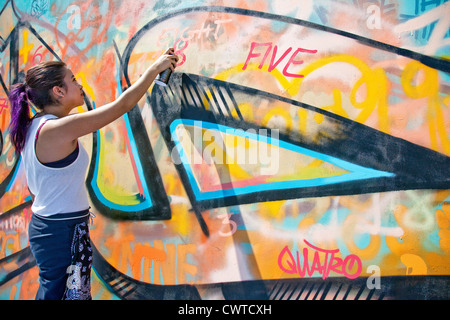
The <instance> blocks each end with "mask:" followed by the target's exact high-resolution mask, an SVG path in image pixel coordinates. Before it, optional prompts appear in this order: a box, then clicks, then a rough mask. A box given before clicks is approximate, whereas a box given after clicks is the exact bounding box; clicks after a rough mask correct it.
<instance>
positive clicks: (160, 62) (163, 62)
mask: <svg viewBox="0 0 450 320" xmlns="http://www.w3.org/2000/svg"><path fill="white" fill-rule="evenodd" d="M178 60H179V58H178V56H177V55H175V53H174V49H173V48H169V49H167V50H166V52H164V53H163V54H162V55H161V56H160V57H159V58H158V59H157V60H156V61H155V62H154V63H153V65H152V67H153V68H154V69H155V70H156V71H157V72H158V73H161V72H163V71H164V70H166V69H167V68H170V69H171V70H172V72H173V71H174V70H175V68H176V66H177V62H178Z"/></svg>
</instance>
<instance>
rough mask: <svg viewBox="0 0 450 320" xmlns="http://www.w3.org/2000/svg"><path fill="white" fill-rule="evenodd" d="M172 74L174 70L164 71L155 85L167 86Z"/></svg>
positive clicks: (157, 78) (157, 77)
mask: <svg viewBox="0 0 450 320" xmlns="http://www.w3.org/2000/svg"><path fill="white" fill-rule="evenodd" d="M171 74H172V70H171V69H170V68H167V69H166V70H164V71H163V72H161V73H160V74H158V75H157V76H156V79H155V83H156V84H159V85H160V86H163V87H165V86H167V83H168V82H169V79H170V75H171Z"/></svg>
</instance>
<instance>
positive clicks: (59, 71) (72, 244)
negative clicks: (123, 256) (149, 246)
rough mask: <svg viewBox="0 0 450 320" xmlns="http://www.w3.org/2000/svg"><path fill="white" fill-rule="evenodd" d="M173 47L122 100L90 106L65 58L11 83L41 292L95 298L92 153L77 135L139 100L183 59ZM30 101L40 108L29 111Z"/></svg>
mask: <svg viewBox="0 0 450 320" xmlns="http://www.w3.org/2000/svg"><path fill="white" fill-rule="evenodd" d="M177 61H178V57H177V56H176V55H174V54H173V49H172V48H170V49H168V50H167V51H166V52H165V53H164V54H163V55H161V56H160V57H159V58H158V59H157V60H156V61H155V62H154V63H153V64H152V65H151V66H150V67H149V68H148V69H147V70H146V71H145V72H144V74H143V75H142V76H141V77H140V78H139V79H138V80H137V81H136V83H134V84H133V85H132V86H130V87H129V88H128V89H127V90H126V91H125V92H124V93H123V94H121V95H120V97H119V98H117V99H116V100H115V101H113V102H111V103H109V104H107V105H105V106H103V107H101V108H96V109H95V110H91V111H88V112H84V113H76V114H69V113H70V112H71V110H72V109H74V108H76V107H78V106H81V105H83V103H84V94H83V87H82V86H81V85H80V84H78V83H77V81H76V79H75V77H74V75H73V74H72V72H71V71H70V70H69V69H67V67H66V65H65V64H64V63H63V62H46V63H42V64H39V65H37V66H34V67H32V68H31V69H29V70H28V72H27V74H26V77H25V82H24V83H21V84H18V85H15V86H14V88H13V89H12V90H11V92H10V95H9V99H10V102H11V123H10V135H11V140H12V142H13V144H14V146H15V149H16V152H17V153H18V154H21V156H22V159H23V163H24V169H25V175H26V178H27V183H28V189H29V191H30V194H31V198H32V200H33V204H32V207H31V210H32V212H33V215H32V218H31V221H30V224H29V230H28V234H29V241H30V248H31V251H32V253H33V255H34V257H35V259H36V262H37V265H38V267H39V278H40V279H39V280H40V281H39V282H40V285H39V289H38V292H37V295H36V299H52V300H54V299H58V300H59V299H70V300H72V299H76V300H84V299H91V293H90V271H91V263H92V251H91V246H90V239H89V229H88V219H89V201H88V196H87V190H86V187H85V181H84V179H85V174H86V170H87V167H88V164H89V157H88V154H87V152H86V151H85V150H84V148H83V146H82V145H81V144H79V143H78V138H79V137H82V136H84V135H86V134H89V133H91V132H94V131H96V130H99V129H100V128H102V127H104V126H105V125H107V124H109V123H111V122H113V121H114V120H116V119H117V118H119V117H120V116H122V115H123V114H125V113H126V112H128V111H130V110H131V108H133V106H135V105H136V104H137V103H138V101H139V100H140V99H141V98H142V96H143V95H144V94H145V93H146V92H147V90H148V88H149V87H150V85H151V84H152V82H153V80H154V79H155V77H156V75H157V74H158V73H160V72H162V71H163V70H165V69H167V68H170V69H172V71H173V70H174V69H175V67H176V63H177ZM29 102H31V103H33V105H34V106H35V107H36V108H37V109H39V110H40V112H39V113H37V114H36V115H35V116H34V117H33V118H32V119H30V107H29Z"/></svg>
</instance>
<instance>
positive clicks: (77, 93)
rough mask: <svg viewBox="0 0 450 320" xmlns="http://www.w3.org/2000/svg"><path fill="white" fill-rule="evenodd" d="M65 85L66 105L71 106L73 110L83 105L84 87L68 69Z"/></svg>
mask: <svg viewBox="0 0 450 320" xmlns="http://www.w3.org/2000/svg"><path fill="white" fill-rule="evenodd" d="M64 83H65V85H66V88H64V89H65V95H64V102H63V103H64V104H65V105H68V106H71V107H72V108H75V107H78V106H81V105H83V103H84V93H83V86H82V85H81V84H79V83H78V82H77V79H76V78H75V76H74V75H73V73H72V71H70V70H69V69H67V71H66V75H65V77H64Z"/></svg>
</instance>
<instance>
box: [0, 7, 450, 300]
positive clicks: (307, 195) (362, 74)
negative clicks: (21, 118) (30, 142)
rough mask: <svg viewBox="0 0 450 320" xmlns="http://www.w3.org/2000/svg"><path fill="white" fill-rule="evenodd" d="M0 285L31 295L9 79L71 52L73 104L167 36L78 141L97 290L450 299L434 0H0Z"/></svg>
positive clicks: (447, 182)
mask: <svg viewBox="0 0 450 320" xmlns="http://www.w3.org/2000/svg"><path fill="white" fill-rule="evenodd" d="M0 8H1V13H0V16H1V25H0V36H1V38H0V75H1V78H0V79H1V86H0V116H1V118H0V130H1V135H0V136H1V138H2V139H1V145H0V146H1V148H0V149H1V155H0V298H1V299H33V298H34V294H35V292H36V290H37V286H38V270H37V267H36V266H35V262H34V260H33V258H32V256H31V254H30V251H29V247H28V240H27V227H28V222H29V220H30V216H31V211H30V205H31V202H30V197H29V194H28V191H27V188H26V181H25V178H24V174H23V169H22V166H21V161H20V158H17V157H15V155H14V150H13V147H12V146H11V142H10V138H9V131H8V123H9V119H10V116H9V102H8V100H7V93H8V90H9V88H10V85H11V84H13V83H15V82H17V81H20V80H21V79H23V76H24V71H25V70H27V69H28V68H29V67H31V66H33V65H34V64H36V63H39V62H41V61H46V60H56V59H60V60H63V61H65V62H66V63H67V64H68V66H69V67H70V68H71V70H72V71H73V73H74V74H75V75H76V77H77V79H78V80H79V82H80V83H81V84H82V85H83V86H84V90H85V93H86V103H85V105H84V106H83V107H80V108H78V110H77V112H86V111H87V110H89V109H93V108H98V107H100V106H102V105H103V104H105V103H108V102H110V101H112V100H113V99H115V98H117V97H118V96H119V94H120V93H121V92H122V91H123V90H125V89H126V88H127V87H128V86H129V85H130V84H132V83H133V82H134V81H136V79H138V77H139V75H140V74H141V73H142V71H143V70H144V68H146V67H147V66H148V65H150V64H151V63H152V62H153V61H154V60H155V59H156V58H157V57H158V56H159V55H160V54H161V53H162V52H163V50H165V48H167V47H169V46H173V47H175V49H176V53H177V54H178V55H179V56H180V57H181V59H180V62H179V66H178V68H177V70H176V73H175V74H174V75H173V76H172V78H171V81H170V85H169V86H168V87H165V88H164V87H159V86H156V85H155V86H152V87H151V88H150V90H149V91H148V94H147V96H146V97H145V98H143V99H142V100H141V101H140V103H139V105H137V106H136V107H135V108H134V109H133V110H132V111H131V112H130V113H128V114H127V115H125V116H124V117H122V118H121V119H119V120H117V121H116V122H114V123H112V124H110V125H108V126H107V127H105V128H104V129H102V130H100V131H98V132H95V133H93V134H91V135H89V136H86V137H83V138H82V143H83V145H84V146H85V147H86V148H87V150H88V152H89V154H90V158H91V162H90V167H89V172H88V174H87V176H86V186H87V188H88V191H89V196H90V199H91V205H92V211H93V212H94V213H95V215H96V218H95V219H94V224H93V226H92V227H91V237H92V240H93V245H94V249H95V250H94V253H95V257H94V272H93V275H92V282H93V287H92V294H93V297H94V299H153V298H158V299H174V298H175V299H191V298H192V299H224V298H225V299H238V298H256V299H266V298H268V299H322V298H326V299H332V298H335V299H405V298H406V299H441V298H444V299H448V298H449V292H448V279H449V278H448V276H449V275H450V259H449V254H450V246H449V244H450V241H449V232H450V231H449V226H450V222H449V220H450V192H449V186H450V176H449V164H450V160H449V159H450V158H449V155H450V140H449V134H450V114H449V113H450V98H449V80H450V77H449V70H450V62H449V60H448V58H449V47H450V42H449V39H450V38H449V36H450V29H449V27H450V3H449V2H447V1H439V0H437V1H422V0H415V1H406V0H389V1H377V0H373V1H368V0H353V1H351V0H342V1H331V0H330V1H326V0H320V1H312V0H311V1H310V0H302V1H298V0H295V1H281V0H273V1H270V0H252V1H240V0H234V1H221V0H209V1H208V0H198V1H181V0H180V1H178V0H173V1H170V0H165V1H164V0H161V1H147V0H145V1H144V0H142V1H141V0H133V1H114V0H109V1H93V0H89V1H84V0H83V1H70V0H64V1H53V0H26V1H9V0H2V1H0Z"/></svg>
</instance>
